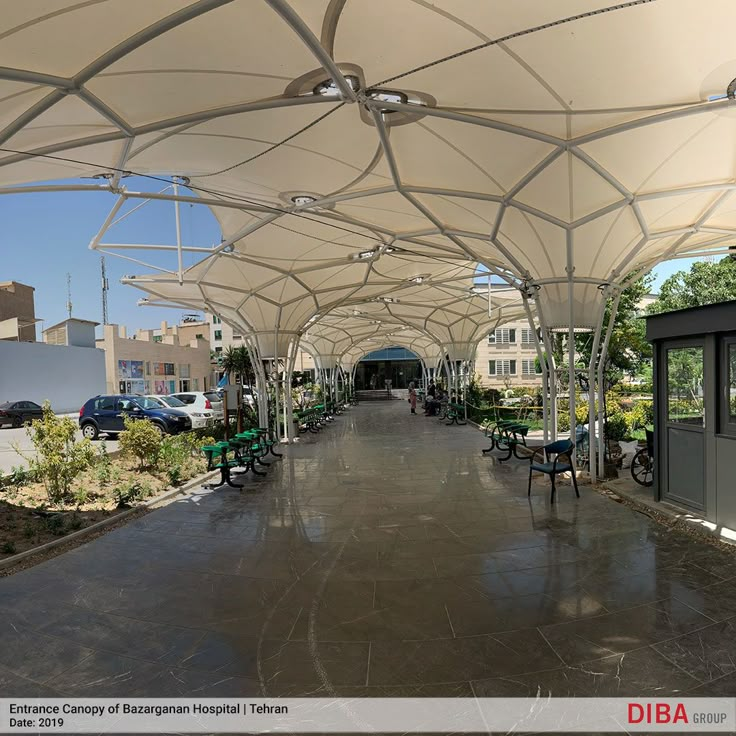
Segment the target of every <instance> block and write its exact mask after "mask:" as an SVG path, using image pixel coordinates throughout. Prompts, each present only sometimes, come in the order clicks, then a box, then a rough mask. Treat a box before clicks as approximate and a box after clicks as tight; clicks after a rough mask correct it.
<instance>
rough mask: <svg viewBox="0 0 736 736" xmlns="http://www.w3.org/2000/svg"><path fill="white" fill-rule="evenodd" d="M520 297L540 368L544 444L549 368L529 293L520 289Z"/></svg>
mask: <svg viewBox="0 0 736 736" xmlns="http://www.w3.org/2000/svg"><path fill="white" fill-rule="evenodd" d="M521 298H522V301H523V303H524V311H525V312H526V319H527V322H528V323H529V329H530V330H531V331H532V334H533V335H534V347H535V349H536V351H537V360H538V361H539V367H540V368H541V369H542V431H543V437H544V444H545V445H546V444H547V443H548V442H549V417H548V416H547V411H548V409H549V397H548V395H547V394H548V392H549V376H548V375H547V372H548V370H549V366H548V365H547V360H546V358H545V355H544V351H543V350H542V344H541V342H540V340H539V333H538V331H537V325H536V324H535V323H534V316H533V315H532V310H531V308H530V307H529V294H528V293H527V292H524V291H522V292H521Z"/></svg>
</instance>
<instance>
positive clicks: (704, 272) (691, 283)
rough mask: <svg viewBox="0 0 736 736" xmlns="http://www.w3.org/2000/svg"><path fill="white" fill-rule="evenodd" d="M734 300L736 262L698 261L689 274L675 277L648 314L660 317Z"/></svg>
mask: <svg viewBox="0 0 736 736" xmlns="http://www.w3.org/2000/svg"><path fill="white" fill-rule="evenodd" d="M732 299H736V260H734V259H732V258H731V257H730V256H726V257H725V258H723V259H721V260H720V261H718V262H716V263H709V262H708V261H696V262H695V263H693V265H692V266H691V267H690V270H689V271H678V272H677V273H674V274H672V276H670V277H669V278H668V279H666V280H665V281H664V282H663V284H662V286H661V288H660V290H659V298H658V299H657V301H655V302H654V303H653V304H652V305H651V306H650V307H649V310H648V311H649V313H650V314H659V313H660V312H671V311H673V310H675V309H687V308H688V307H702V306H704V305H706V304H716V303H718V302H727V301H731V300H732Z"/></svg>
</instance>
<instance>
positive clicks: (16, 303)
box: [0, 281, 38, 342]
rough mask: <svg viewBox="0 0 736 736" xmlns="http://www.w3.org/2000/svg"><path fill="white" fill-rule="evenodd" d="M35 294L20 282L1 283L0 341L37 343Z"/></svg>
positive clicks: (33, 290) (30, 288)
mask: <svg viewBox="0 0 736 736" xmlns="http://www.w3.org/2000/svg"><path fill="white" fill-rule="evenodd" d="M34 292H35V289H34V288H33V287H32V286H27V285H26V284H21V283H19V282H18V281H0V340H17V341H18V342H36V322H37V321H38V320H37V319H36V307H35V304H34V301H33V293H34Z"/></svg>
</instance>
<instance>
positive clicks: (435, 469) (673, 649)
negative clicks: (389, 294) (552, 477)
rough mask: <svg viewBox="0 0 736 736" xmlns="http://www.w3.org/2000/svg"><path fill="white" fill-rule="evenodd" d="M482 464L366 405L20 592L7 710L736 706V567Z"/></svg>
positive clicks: (392, 410) (453, 434) (639, 520)
mask: <svg viewBox="0 0 736 736" xmlns="http://www.w3.org/2000/svg"><path fill="white" fill-rule="evenodd" d="M485 444H486V443H485V441H484V438H483V437H482V435H481V434H480V433H479V432H477V430H475V429H473V428H472V427H470V426H467V427H456V426H453V427H446V426H445V425H444V423H442V422H438V421H437V420H436V419H433V418H427V417H423V416H421V415H417V416H412V415H410V414H409V412H408V409H407V407H406V404H405V403H400V402H395V403H388V402H387V403H376V404H371V405H362V406H360V407H357V408H353V409H351V410H350V411H349V412H346V413H345V414H344V415H342V416H340V417H338V418H337V419H336V421H335V422H333V423H332V424H331V425H330V426H329V427H328V428H326V429H325V430H324V431H323V432H322V433H320V434H319V435H309V436H307V437H304V438H302V441H301V442H300V443H299V444H298V445H295V446H292V447H289V448H285V453H284V454H285V457H284V460H282V461H275V465H274V467H272V468H271V470H270V471H269V473H268V477H266V478H263V479H260V478H258V479H253V478H247V479H246V481H245V483H246V486H245V488H244V490H243V491H242V492H240V491H237V490H233V489H222V490H215V491H212V492H202V493H201V494H197V495H194V496H191V497H188V498H187V499H186V500H182V501H180V502H177V503H174V504H172V505H170V506H167V507H165V508H162V509H160V510H158V511H155V512H153V513H151V514H149V515H148V516H146V517H145V518H143V519H141V520H138V521H135V522H133V523H131V524H129V525H128V526H125V527H123V528H120V529H117V530H115V531H113V532H111V533H109V534H108V535H106V536H104V537H102V538H100V539H97V540H95V541H93V542H91V543H89V544H87V545H85V546H83V547H80V548H78V549H76V550H74V551H72V552H69V553H67V554H64V555H62V556H60V557H57V558H55V559H52V560H50V561H48V562H46V563H44V564H41V565H38V566H37V567H34V568H32V569H30V570H27V571H25V572H22V573H19V574H17V575H14V576H12V577H10V578H6V579H2V580H0V615H1V616H2V619H3V621H4V622H5V624H6V625H5V626H3V627H2V629H1V630H0V694H1V695H4V696H8V695H13V696H26V697H32V696H38V695H59V694H63V695H70V696H88V697H105V696H113V695H114V696H120V697H132V696H159V697H175V696H179V695H196V696H198V697H227V696H233V697H234V696H254V695H268V696H278V695H292V696H301V695H323V696H325V695H327V696H333V695H347V696H355V695H371V696H393V695H396V696H416V695H428V696H429V695H437V696H471V695H472V694H473V693H475V694H476V695H478V696H481V695H483V696H534V695H536V694H537V692H538V691H541V692H542V693H545V694H546V693H551V694H552V695H555V696H571V695H576V696H591V695H607V696H608V695H610V696H629V695H643V696H647V695H651V696H654V695H656V696H667V695H673V694H682V693H688V694H691V695H732V694H733V693H734V692H736V664H734V661H736V636H735V635H734V634H736V618H734V617H735V616H736V568H735V567H734V557H733V555H730V554H728V553H726V552H722V551H719V550H717V549H715V548H713V547H709V546H706V545H705V544H703V543H701V542H698V541H695V540H692V539H690V538H688V537H684V536H680V535H678V534H675V533H673V532H671V531H669V530H666V529H664V528H662V527H659V526H658V525H657V524H656V523H655V522H653V521H652V520H651V519H649V518H647V517H645V516H643V515H641V514H638V513H636V512H634V511H632V510H631V509H630V508H628V507H626V506H622V505H620V504H617V503H615V502H613V501H611V500H609V499H607V498H604V497H602V496H600V495H599V494H597V493H596V492H594V491H592V490H591V489H589V488H585V487H581V496H582V497H581V498H580V499H579V500H578V499H576V498H575V496H574V494H573V492H572V489H571V488H570V486H569V485H562V486H561V487H560V488H559V490H558V500H557V503H556V505H555V506H554V507H553V506H550V504H549V490H548V489H549V486H548V485H546V484H544V483H542V482H541V480H540V481H539V482H537V483H535V485H534V487H533V492H532V498H531V501H529V500H528V499H527V496H526V479H527V473H528V465H527V464H526V462H521V461H517V460H512V461H510V462H508V463H504V464H499V463H498V462H497V461H495V460H494V459H493V458H491V457H482V456H481V453H480V449H481V448H482V447H484V446H485ZM540 478H541V476H540Z"/></svg>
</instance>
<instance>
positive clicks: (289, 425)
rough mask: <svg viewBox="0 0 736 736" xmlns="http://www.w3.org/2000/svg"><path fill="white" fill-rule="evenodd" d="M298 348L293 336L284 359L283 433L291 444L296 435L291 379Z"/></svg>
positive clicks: (297, 339) (296, 339)
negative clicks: (284, 424)
mask: <svg viewBox="0 0 736 736" xmlns="http://www.w3.org/2000/svg"><path fill="white" fill-rule="evenodd" d="M298 348H299V338H298V337H295V338H294V339H293V340H292V341H291V343H290V345H289V356H288V358H287V361H286V387H287V388H286V398H285V402H284V404H285V413H286V420H285V421H286V426H285V430H286V432H285V434H286V441H287V443H289V444H291V443H292V442H293V441H294V438H295V436H296V435H294V398H293V396H292V395H291V381H292V378H293V375H294V365H295V364H296V354H297V350H298Z"/></svg>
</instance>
